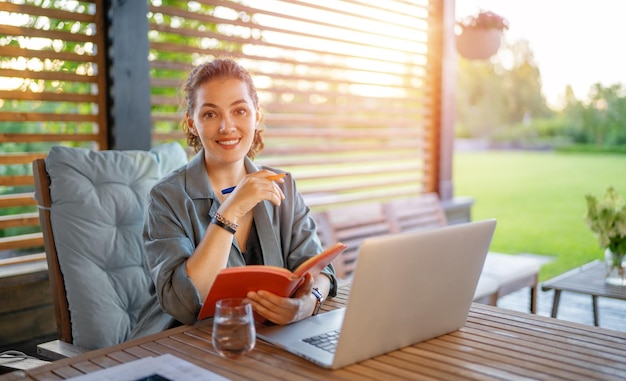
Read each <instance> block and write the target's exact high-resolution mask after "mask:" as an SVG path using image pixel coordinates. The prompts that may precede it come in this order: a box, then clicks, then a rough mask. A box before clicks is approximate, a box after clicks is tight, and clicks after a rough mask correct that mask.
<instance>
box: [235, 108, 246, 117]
mask: <svg viewBox="0 0 626 381" xmlns="http://www.w3.org/2000/svg"><path fill="white" fill-rule="evenodd" d="M235 113H236V114H237V115H239V116H245V115H246V114H248V111H246V110H245V109H239V110H237V111H235Z"/></svg>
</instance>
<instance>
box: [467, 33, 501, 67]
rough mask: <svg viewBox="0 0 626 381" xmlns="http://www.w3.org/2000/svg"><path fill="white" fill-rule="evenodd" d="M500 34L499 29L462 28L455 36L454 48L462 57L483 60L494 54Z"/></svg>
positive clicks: (498, 46) (498, 45) (498, 43)
mask: <svg viewBox="0 0 626 381" xmlns="http://www.w3.org/2000/svg"><path fill="white" fill-rule="evenodd" d="M501 36H502V32H501V31H500V30H499V29H463V32H461V34H460V35H459V36H457V40H456V48H457V50H458V52H459V54H460V55H461V56H462V57H463V58H467V59H470V60H485V59H488V58H489V57H491V56H493V55H494V54H496V52H497V51H498V49H499V48H500V38H501Z"/></svg>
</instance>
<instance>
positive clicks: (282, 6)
mask: <svg viewBox="0 0 626 381" xmlns="http://www.w3.org/2000/svg"><path fill="white" fill-rule="evenodd" d="M445 1H446V0H387V1H385V2H375V1H366V0H323V1H305V0H246V1H244V0H238V1H226V0H202V1H194V2H187V1H180V0H160V1H156V0H152V1H150V3H149V4H150V5H149V14H148V20H149V25H150V31H149V33H148V39H149V41H150V54H149V57H148V59H149V62H150V69H151V73H150V78H151V92H152V93H151V104H152V115H151V117H152V123H153V145H156V144H159V143H161V142H164V141H168V140H172V139H179V140H181V141H182V142H184V139H182V133H181V131H180V128H179V124H180V120H181V110H180V108H179V98H178V89H179V86H180V83H181V81H182V80H183V78H184V77H185V75H186V74H187V72H188V71H189V70H190V69H191V68H192V67H193V66H194V65H196V64H198V63H201V62H204V61H207V60H210V59H213V58H214V57H216V56H224V55H227V56H233V57H235V58H237V59H239V60H240V61H241V62H242V64H244V66H246V67H247V68H249V70H250V71H251V72H252V73H253V75H254V77H255V81H256V84H257V87H258V89H259V95H260V97H261V102H262V104H263V107H264V111H265V124H266V126H267V131H266V132H265V134H264V135H265V140H266V148H265V150H264V151H263V152H262V153H261V154H260V155H259V156H258V157H257V161H258V162H260V163H263V164H268V165H273V166H276V167H279V168H281V169H284V170H287V171H290V172H292V173H293V174H294V176H295V177H296V178H297V179H298V184H299V187H300V189H301V191H302V192H303V193H304V195H305V198H306V200H307V202H308V203H309V205H310V206H311V207H312V208H313V209H318V210H323V209H325V208H328V207H330V206H332V205H336V204H345V203H353V202H366V201H369V200H376V201H380V200H386V199H389V198H395V197H403V196H407V195H416V194H419V193H423V192H431V191H437V190H438V189H437V188H438V186H439V185H438V179H437V176H438V171H439V168H438V167H439V165H440V164H439V155H440V154H439V140H438V139H439V138H438V134H439V128H440V126H439V123H440V119H439V118H440V113H441V111H440V108H439V107H440V103H441V56H442V46H441V45H442V44H441V41H440V37H441V23H442V18H443V15H442V12H441V9H442V8H443V6H442V4H444V2H445ZM15 3H17V2H6V1H1V0H0V13H1V14H2V15H3V16H7V15H8V16H9V17H2V18H0V49H1V52H2V53H1V54H0V56H1V57H0V59H1V60H2V65H0V145H1V147H2V148H1V149H0V216H1V217H0V257H2V256H7V255H6V253H10V254H11V253H14V252H16V251H17V252H22V253H26V254H28V253H31V252H38V251H41V246H42V239H41V235H40V233H39V229H40V228H39V226H38V222H37V214H36V210H35V203H34V201H33V199H32V185H33V180H32V174H31V168H30V164H31V162H32V161H33V160H34V159H35V158H39V157H44V156H45V154H46V152H47V151H48V150H49V148H50V147H51V146H54V145H58V144H64V145H72V146H82V147H91V148H96V149H107V148H109V147H108V142H107V136H108V128H109V124H108V123H107V115H108V114H109V111H110V110H111V105H110V104H108V103H107V75H106V74H107V73H106V70H105V69H106V68H105V65H107V64H109V63H108V62H106V61H107V53H106V52H107V46H106V44H105V41H106V36H105V33H104V29H105V24H106V19H107V11H108V9H107V4H108V3H107V2H105V1H104V0H90V1H76V2H66V3H63V4H61V3H56V2H40V1H35V0H24V1H23V2H20V4H15ZM59 7H62V9H58V8H59ZM48 20H49V21H50V23H47V22H44V21H48ZM46 25H52V27H47V26H46ZM107 43H108V42H107ZM111 59H113V60H114V59H115V57H111ZM113 63H114V62H113ZM113 104H114V101H113ZM11 255H12V254H11Z"/></svg>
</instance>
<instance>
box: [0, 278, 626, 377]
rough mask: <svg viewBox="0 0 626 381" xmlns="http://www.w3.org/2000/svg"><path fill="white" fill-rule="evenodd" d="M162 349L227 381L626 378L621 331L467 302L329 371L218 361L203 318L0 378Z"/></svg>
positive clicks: (273, 359)
mask: <svg viewBox="0 0 626 381" xmlns="http://www.w3.org/2000/svg"><path fill="white" fill-rule="evenodd" d="M348 294H349V286H347V287H344V288H342V289H341V290H340V293H339V295H338V297H337V298H334V299H330V300H329V301H327V302H326V303H325V306H324V309H325V310H330V309H334V308H337V307H341V306H344V305H345V303H346V300H347V298H348ZM416 324H418V323H416ZM373 329H384V328H382V327H373ZM166 353H169V354H173V355H175V356H177V357H180V358H182V359H184V360H186V361H188V362H191V363H193V364H196V365H199V366H201V367H203V368H205V369H208V370H210V371H212V372H215V373H218V374H221V375H223V376H225V377H227V378H230V379H233V380H398V379H443V380H452V379H454V380H463V379H479V380H496V379H497V380H512V379H521V378H531V379H544V380H548V379H550V380H556V379H565V380H582V379H584V380H592V379H602V380H624V375H626V361H624V358H625V357H624V356H625V353H626V333H624V332H618V331H611V330H607V329H603V328H598V327H593V326H586V325H582V324H577V323H570V322H566V321H561V320H557V319H552V318H548V317H545V316H537V315H532V314H528V313H523V312H516V311H511V310H505V309H502V308H498V307H492V306H487V305H482V304H473V305H472V308H471V311H470V313H469V316H468V319H467V323H466V325H465V327H463V328H462V329H460V330H459V331H456V332H452V333H450V334H447V335H443V336H440V337H437V338H434V339H431V340H428V341H425V342H422V343H419V344H415V345H412V346H409V347H406V348H403V349H400V350H397V351H394V352H391V353H389V354H386V355H381V356H378V357H375V358H373V359H370V360H366V361H363V362H360V363H358V364H354V365H350V366H347V367H345V368H342V369H338V370H335V371H331V370H326V369H323V368H320V367H318V366H316V365H313V364H312V363H309V362H307V361H305V360H303V359H300V358H299V357H297V356H294V355H291V354H289V353H287V352H285V351H283V350H282V349H279V348H276V347H273V346H270V345H268V344H266V343H264V342H260V341H259V342H257V346H256V348H255V349H254V350H253V351H252V352H251V353H250V354H249V355H248V356H246V357H244V358H242V359H239V360H225V359H222V358H220V357H219V356H218V355H217V354H216V352H215V350H214V349H213V346H212V345H211V324H210V321H203V322H200V323H198V324H196V325H193V326H182V327H178V328H174V329H171V330H168V331H165V332H161V333H159V334H156V335H152V336H148V337H145V338H141V339H137V340H133V341H129V342H126V343H123V344H120V345H117V346H113V347H110V348H105V349H101V350H96V351H92V352H88V353H85V354H83V355H79V356H77V357H75V358H69V359H64V360H59V361H56V362H54V363H51V364H49V365H45V366H43V367H39V368H35V369H32V370H29V371H26V372H22V371H17V372H13V373H9V374H7V375H4V376H2V377H0V380H59V379H66V378H70V377H73V376H77V375H81V374H83V373H88V372H93V371H96V370H100V369H102V368H107V367H111V366H114V365H118V364H120V363H126V362H129V361H133V360H137V359H139V358H144V357H148V356H158V355H161V354H166Z"/></svg>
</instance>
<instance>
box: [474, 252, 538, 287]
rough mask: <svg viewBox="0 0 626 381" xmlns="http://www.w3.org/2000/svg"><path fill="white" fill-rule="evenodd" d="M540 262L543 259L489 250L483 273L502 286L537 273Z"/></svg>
mask: <svg viewBox="0 0 626 381" xmlns="http://www.w3.org/2000/svg"><path fill="white" fill-rule="evenodd" d="M542 264H543V261H541V260H538V259H535V258H529V257H523V256H519V255H510V254H501V253H494V252H489V253H488V254H487V258H486V259H485V264H484V265H483V274H488V275H489V276H491V277H492V278H494V279H495V280H496V281H497V282H498V283H500V286H502V285H503V284H506V283H507V282H514V281H516V280H518V279H522V278H526V277H528V276H532V275H535V274H537V273H539V270H540V269H541V265H542Z"/></svg>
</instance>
